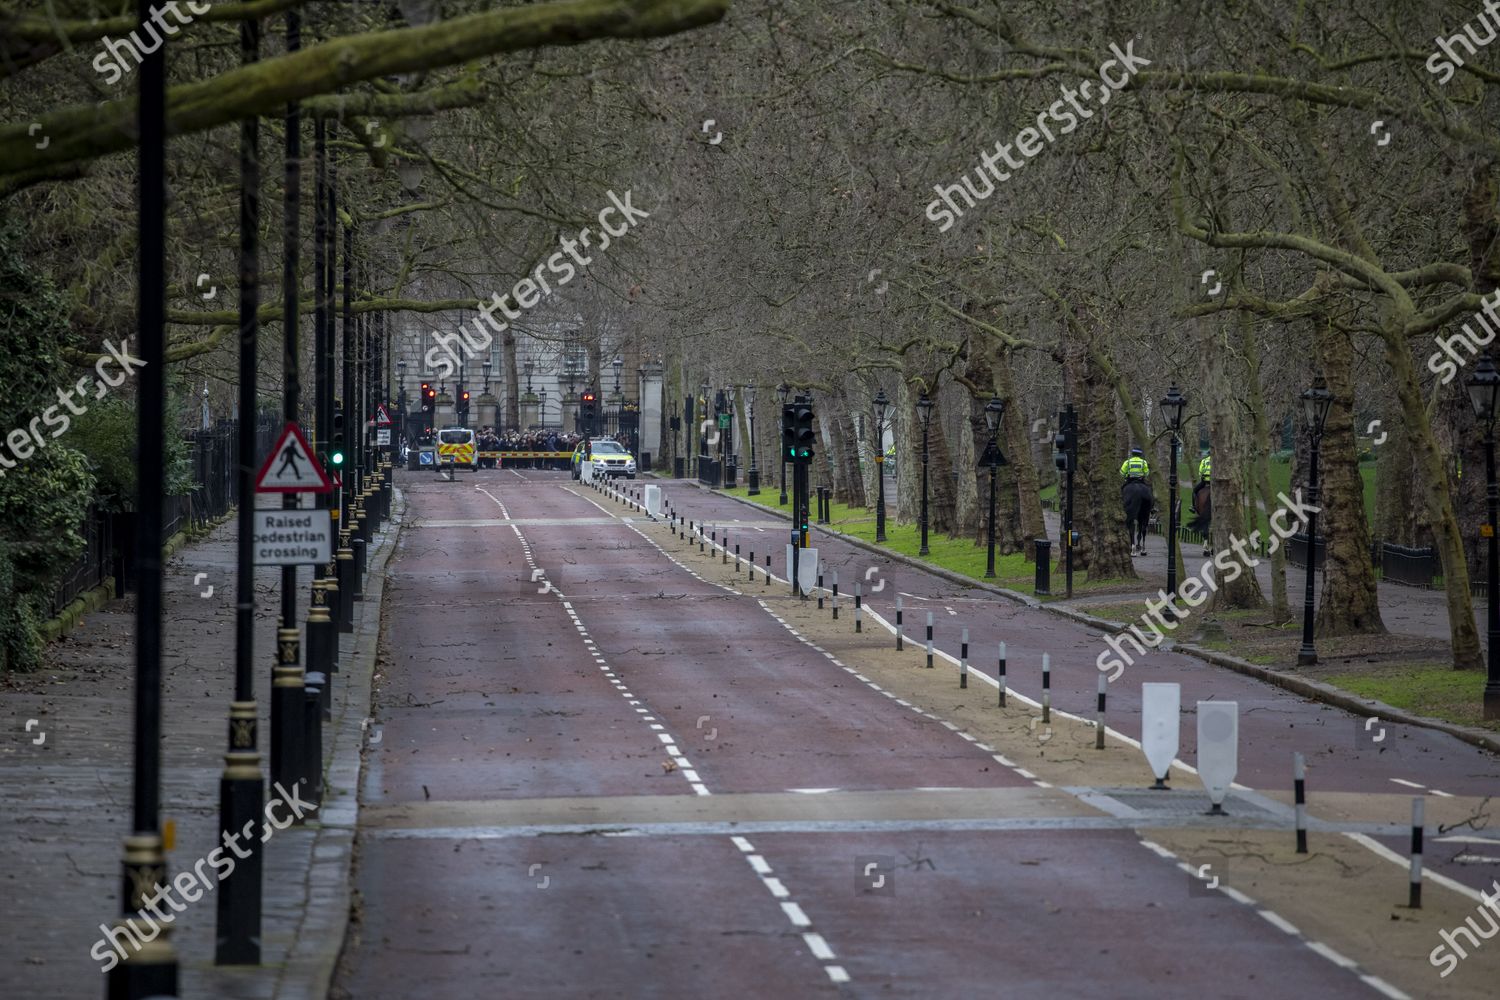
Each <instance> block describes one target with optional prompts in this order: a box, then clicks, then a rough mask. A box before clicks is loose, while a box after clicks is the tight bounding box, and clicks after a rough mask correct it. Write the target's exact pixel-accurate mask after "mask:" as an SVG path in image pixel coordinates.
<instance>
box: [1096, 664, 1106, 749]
mask: <svg viewBox="0 0 1500 1000" xmlns="http://www.w3.org/2000/svg"><path fill="white" fill-rule="evenodd" d="M1108 687H1109V679H1108V678H1107V677H1105V676H1104V674H1102V673H1101V674H1100V675H1099V702H1098V706H1097V711H1098V713H1099V719H1098V722H1096V723H1095V726H1094V749H1095V750H1103V749H1104V702H1105V698H1106V697H1107V694H1108Z"/></svg>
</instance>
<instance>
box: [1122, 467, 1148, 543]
mask: <svg viewBox="0 0 1500 1000" xmlns="http://www.w3.org/2000/svg"><path fill="white" fill-rule="evenodd" d="M1120 496H1121V499H1122V500H1123V501H1124V503H1125V530H1126V531H1127V532H1129V533H1130V554H1131V555H1133V556H1143V555H1145V554H1146V529H1147V527H1148V526H1149V524H1150V523H1151V508H1152V507H1153V506H1154V505H1155V500H1156V498H1155V497H1153V496H1152V495H1151V484H1150V483H1148V482H1146V481H1145V480H1142V479H1131V480H1127V481H1126V483H1125V485H1123V486H1121V487H1120Z"/></svg>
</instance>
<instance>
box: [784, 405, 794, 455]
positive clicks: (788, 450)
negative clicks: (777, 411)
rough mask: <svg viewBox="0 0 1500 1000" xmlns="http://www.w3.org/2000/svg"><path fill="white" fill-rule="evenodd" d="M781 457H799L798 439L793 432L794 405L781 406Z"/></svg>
mask: <svg viewBox="0 0 1500 1000" xmlns="http://www.w3.org/2000/svg"><path fill="white" fill-rule="evenodd" d="M781 457H782V458H793V459H794V458H796V457H797V437H796V435H795V434H794V433H793V432H792V404H791V403H782V404H781Z"/></svg>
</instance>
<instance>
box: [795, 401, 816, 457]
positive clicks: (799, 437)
mask: <svg viewBox="0 0 1500 1000" xmlns="http://www.w3.org/2000/svg"><path fill="white" fill-rule="evenodd" d="M814 440H816V436H815V435H814V434H813V410H812V404H811V403H808V402H806V401H802V402H796V403H793V404H792V449H793V451H792V454H793V456H794V457H795V458H796V459H797V461H799V462H806V461H808V460H809V459H811V458H812V457H813V442H814Z"/></svg>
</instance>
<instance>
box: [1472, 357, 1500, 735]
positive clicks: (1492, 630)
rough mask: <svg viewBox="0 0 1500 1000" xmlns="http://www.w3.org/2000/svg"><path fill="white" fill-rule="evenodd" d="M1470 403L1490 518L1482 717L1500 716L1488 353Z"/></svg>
mask: <svg viewBox="0 0 1500 1000" xmlns="http://www.w3.org/2000/svg"><path fill="white" fill-rule="evenodd" d="M1467 384H1468V387H1469V403H1470V404H1471V405H1472V406H1473V407H1474V416H1475V417H1476V418H1478V420H1479V425H1480V426H1481V427H1482V428H1483V429H1484V483H1485V504H1486V506H1487V508H1488V510H1489V519H1488V522H1487V523H1486V524H1485V526H1484V529H1483V530H1482V531H1481V532H1480V533H1481V534H1482V535H1483V536H1484V537H1485V538H1486V540H1487V541H1488V543H1489V553H1488V560H1487V561H1488V563H1489V566H1488V577H1487V583H1488V585H1487V588H1486V601H1485V603H1486V604H1487V605H1488V606H1489V615H1488V628H1487V629H1486V633H1487V634H1486V641H1487V642H1488V644H1489V646H1488V649H1487V650H1486V657H1485V663H1486V667H1487V670H1486V673H1487V677H1486V680H1485V683H1484V718H1485V719H1500V539H1497V538H1496V536H1495V522H1496V520H1497V519H1500V488H1497V487H1496V485H1495V411H1496V402H1497V397H1500V371H1496V369H1495V362H1494V359H1492V358H1491V357H1490V356H1489V355H1488V354H1485V355H1483V356H1482V357H1480V359H1479V364H1478V365H1476V366H1475V368H1474V374H1473V375H1471V376H1469V379H1468V383H1467Z"/></svg>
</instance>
